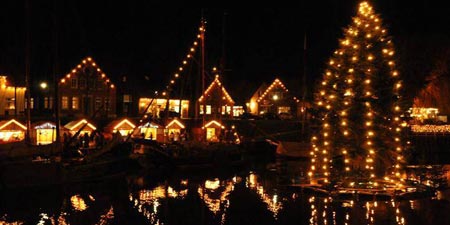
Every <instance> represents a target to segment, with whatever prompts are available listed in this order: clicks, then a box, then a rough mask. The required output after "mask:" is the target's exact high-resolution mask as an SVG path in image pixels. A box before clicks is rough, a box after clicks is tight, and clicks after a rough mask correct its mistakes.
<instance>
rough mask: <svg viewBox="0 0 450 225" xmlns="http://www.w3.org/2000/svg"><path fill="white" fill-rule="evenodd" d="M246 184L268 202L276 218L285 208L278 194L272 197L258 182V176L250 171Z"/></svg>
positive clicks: (268, 206)
mask: <svg viewBox="0 0 450 225" xmlns="http://www.w3.org/2000/svg"><path fill="white" fill-rule="evenodd" d="M246 186H247V187H248V188H250V189H252V190H256V193H257V194H258V195H259V197H260V198H261V200H262V201H263V202H264V203H266V204H267V209H268V210H270V211H271V212H272V213H273V216H274V217H275V218H276V217H277V215H278V212H279V211H280V210H281V209H282V208H283V206H282V204H281V202H280V201H279V200H278V195H277V194H276V193H275V194H273V196H272V197H270V195H269V194H268V193H267V191H265V190H264V186H263V185H261V184H260V183H259V182H258V179H257V176H256V175H255V174H254V173H250V175H249V176H248V179H247V182H246Z"/></svg>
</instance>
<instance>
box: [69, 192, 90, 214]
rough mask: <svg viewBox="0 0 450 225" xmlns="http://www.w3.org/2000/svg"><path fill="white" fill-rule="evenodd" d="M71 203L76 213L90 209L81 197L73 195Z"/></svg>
mask: <svg viewBox="0 0 450 225" xmlns="http://www.w3.org/2000/svg"><path fill="white" fill-rule="evenodd" d="M70 202H71V203H72V207H73V208H74V209H75V211H80V212H82V211H84V210H86V209H87V208H88V205H87V204H86V202H85V201H84V199H83V198H82V197H81V196H80V195H73V196H72V197H70Z"/></svg>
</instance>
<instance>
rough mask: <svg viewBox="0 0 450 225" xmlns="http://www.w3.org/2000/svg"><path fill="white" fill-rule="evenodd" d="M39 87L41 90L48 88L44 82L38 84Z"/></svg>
mask: <svg viewBox="0 0 450 225" xmlns="http://www.w3.org/2000/svg"><path fill="white" fill-rule="evenodd" d="M39 86H41V88H42V89H44V90H45V89H47V87H48V85H47V82H45V81H43V82H41V84H39Z"/></svg>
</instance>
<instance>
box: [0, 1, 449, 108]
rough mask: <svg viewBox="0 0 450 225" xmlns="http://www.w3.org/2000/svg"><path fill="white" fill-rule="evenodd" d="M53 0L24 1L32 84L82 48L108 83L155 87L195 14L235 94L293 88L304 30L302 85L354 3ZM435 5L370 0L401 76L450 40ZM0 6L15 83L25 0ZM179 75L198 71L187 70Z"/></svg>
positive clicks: (2, 51)
mask: <svg viewBox="0 0 450 225" xmlns="http://www.w3.org/2000/svg"><path fill="white" fill-rule="evenodd" d="M56 2H57V3H56V4H55V2H54V1H30V13H29V17H28V18H29V19H30V25H29V28H30V29H29V32H30V43H31V45H30V46H31V47H30V55H29V57H30V58H29V59H30V75H31V77H32V82H33V85H36V84H37V83H38V82H40V81H42V80H48V81H51V80H52V78H53V75H52V74H53V68H54V67H55V68H56V71H57V74H58V76H59V77H61V76H64V75H65V74H67V73H68V72H69V71H70V70H71V69H72V68H73V67H75V66H76V65H77V64H78V63H80V61H81V60H82V59H83V58H85V57H87V56H91V57H93V59H94V60H95V61H96V62H97V63H98V64H99V66H100V67H101V68H102V70H103V71H105V73H106V74H107V75H108V76H109V77H110V78H111V79H112V80H113V82H115V83H119V82H121V80H122V77H123V76H126V77H127V82H129V83H130V84H132V85H135V86H136V87H139V88H141V89H145V90H149V91H150V90H151V91H153V90H161V89H162V88H163V87H164V86H165V85H166V84H167V83H168V82H169V80H170V75H172V74H173V73H174V72H175V71H176V69H177V68H178V66H179V65H180V64H181V61H182V60H183V57H184V56H185V55H186V53H187V51H188V48H189V47H190V46H191V44H192V42H193V40H194V37H195V35H196V31H197V29H198V25H199V22H200V18H201V15H202V13H203V16H204V18H205V19H206V20H207V33H206V46H207V59H206V60H207V67H208V68H212V66H219V62H220V59H221V57H222V55H223V51H222V48H223V47H225V49H226V50H225V68H226V72H225V75H224V77H223V81H224V83H225V86H226V88H227V89H229V92H230V94H231V96H232V97H234V98H236V99H237V100H241V99H242V100H243V99H246V98H248V97H249V95H251V94H252V92H253V91H254V90H256V88H257V87H258V86H259V85H260V84H261V82H263V81H265V82H272V81H273V80H274V79H275V77H278V78H281V80H282V81H283V82H285V84H286V85H287V86H288V88H290V89H291V90H292V91H293V92H294V93H296V92H298V93H299V92H300V91H299V90H300V85H301V76H302V73H303V62H304V58H303V55H304V51H303V39H304V35H305V33H306V35H307V54H306V55H307V57H306V62H307V63H306V68H307V77H308V84H307V86H308V88H309V90H311V88H312V85H313V83H314V81H315V80H316V79H317V78H319V77H320V76H321V75H320V74H321V72H322V70H323V68H324V64H325V62H326V60H327V59H328V58H329V56H330V55H331V53H332V52H333V51H334V50H335V49H336V47H337V43H338V39H339V38H341V37H342V28H344V27H346V26H347V25H348V24H349V23H350V20H351V18H352V17H353V16H354V15H355V12H356V9H357V4H358V3H359V2H358V1H353V0H351V1H342V0H325V1H316V2H317V4H313V5H311V4H308V5H292V6H291V7H289V8H276V7H271V8H256V9H255V8H239V9H236V8H231V7H230V8H226V9H224V8H215V9H211V8H204V9H203V10H202V9H201V8H182V7H178V8H177V7H168V6H165V7H163V6H160V5H155V4H153V3H149V2H151V1H142V2H137V1H136V2H134V1H120V2H118V1H99V2H95V3H93V2H88V1H56ZM440 4H441V3H435V2H433V1H413V2H405V3H403V1H401V2H400V1H391V0H383V1H376V3H375V5H374V8H375V11H376V12H377V13H379V14H380V15H381V18H382V19H383V20H384V25H385V27H387V29H388V32H389V33H390V34H391V35H392V36H393V38H394V44H395V46H396V48H397V51H398V52H399V56H400V61H399V63H400V65H401V68H404V71H402V73H414V74H408V76H409V77H411V76H413V77H414V76H417V77H420V78H421V79H422V78H423V77H424V76H426V73H428V72H429V69H428V70H427V69H426V68H428V67H427V66H426V65H429V64H433V62H432V60H433V57H435V58H436V57H438V56H436V55H439V54H438V53H435V51H434V49H436V51H439V50H440V49H442V48H448V46H450V44H449V43H450V41H449V40H450V29H448V27H449V25H448V24H450V14H449V12H448V11H450V10H448V7H444V6H442V5H440ZM55 8H56V9H57V10H55ZM446 8H447V9H446ZM0 10H1V13H0V21H1V22H0V26H1V28H2V29H1V30H2V33H1V35H0V74H4V75H8V76H10V77H11V79H12V80H13V81H16V82H18V83H20V82H22V83H23V80H24V71H25V59H26V57H25V56H26V54H25V49H26V44H25V43H26V30H27V26H26V18H27V13H26V10H25V0H17V1H10V2H9V3H5V2H2V3H1V5H0ZM55 18H56V19H55ZM55 21H56V25H55ZM223 33H225V35H223ZM55 34H56V36H57V42H55V41H54V40H55V39H54V38H55ZM55 43H56V44H55ZM55 47H57V48H56V49H57V51H56V52H57V57H56V58H55ZM421 48H425V50H424V49H421ZM402 50H404V51H403V52H401V51H402ZM426 54H428V55H426ZM430 55H432V56H433V57H430ZM55 59H56V60H55ZM410 66H412V67H410ZM411 68H412V69H411ZM421 68H424V69H421ZM146 76H147V77H148V78H149V79H147V80H146V79H145V77H146ZM183 76H198V73H196V72H192V71H191V73H190V74H189V72H186V73H185V74H183ZM411 80H414V79H411ZM416 80H417V79H416Z"/></svg>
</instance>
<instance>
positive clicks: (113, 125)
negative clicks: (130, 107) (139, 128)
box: [104, 118, 136, 131]
mask: <svg viewBox="0 0 450 225" xmlns="http://www.w3.org/2000/svg"><path fill="white" fill-rule="evenodd" d="M135 127H136V125H135V124H134V123H133V122H132V121H131V120H130V119H128V118H122V119H117V120H113V121H111V122H110V123H109V124H108V125H106V126H105V128H104V130H105V131H114V130H120V129H123V130H131V129H134V128H135Z"/></svg>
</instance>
